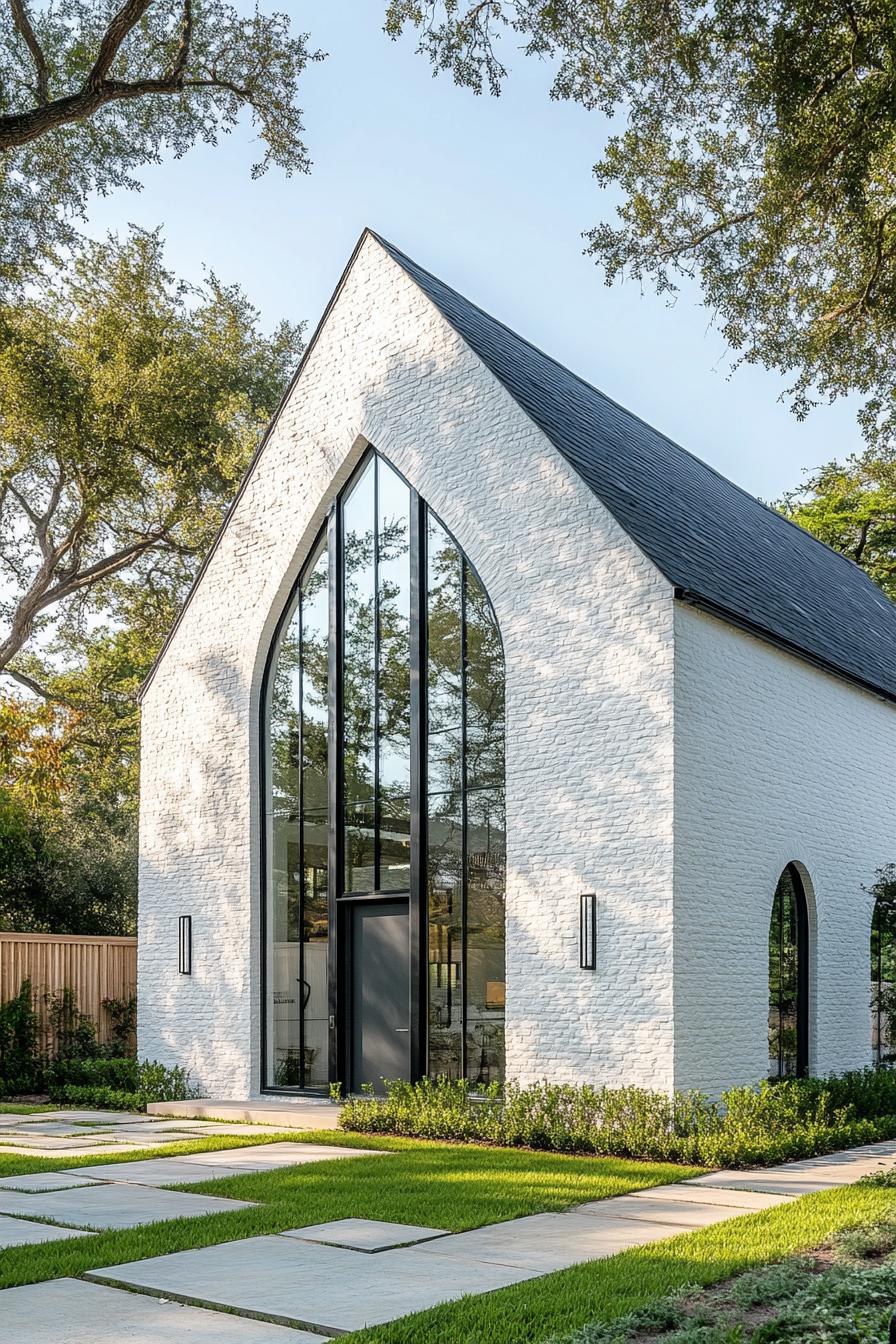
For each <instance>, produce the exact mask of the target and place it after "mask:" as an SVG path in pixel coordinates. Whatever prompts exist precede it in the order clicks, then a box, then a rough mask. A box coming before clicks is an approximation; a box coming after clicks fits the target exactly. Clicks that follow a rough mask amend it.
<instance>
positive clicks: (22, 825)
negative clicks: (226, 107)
mask: <svg viewBox="0 0 896 1344" xmlns="http://www.w3.org/2000/svg"><path fill="white" fill-rule="evenodd" d="M300 345H301V328H298V327H291V326H289V325H286V324H282V325H281V326H280V327H278V328H277V329H276V330H275V331H274V332H273V333H272V334H271V335H266V334H265V333H263V332H262V331H261V330H260V327H259V322H258V315H257V313H256V312H255V311H254V310H253V309H252V308H251V306H250V305H249V304H248V303H247V301H246V299H245V298H244V296H243V295H242V294H241V293H240V291H239V290H238V289H235V288H229V287H226V286H224V285H222V284H221V283H220V282H219V281H218V280H217V279H216V278H215V277H214V276H210V277H209V278H208V280H207V282H206V283H205V284H204V285H203V286H200V287H188V286H185V285H183V284H181V283H179V282H177V281H176V280H175V279H174V277H173V276H172V275H171V274H170V272H169V271H168V270H167V269H166V268H165V265H164V257H163V249H162V242H161V239H160V237H159V235H158V234H146V233H139V232H137V233H134V234H133V235H132V236H130V237H129V238H128V239H126V240H125V241H124V242H123V243H119V242H118V241H116V240H108V241H106V242H104V243H96V244H93V243H92V244H85V245H83V246H82V248H81V249H80V250H79V252H78V254H77V256H76V258H75V260H74V261H73V263H72V265H71V266H70V267H69V268H68V269H67V270H66V271H65V272H64V273H62V274H61V275H60V274H58V273H52V274H50V273H48V274H47V275H46V276H45V277H44V278H43V280H42V282H41V284H40V286H39V288H38V289H37V290H36V291H35V292H34V293H33V295H32V296H31V297H29V298H28V299H27V300H24V299H21V300H20V301H19V302H18V303H16V304H15V305H5V306H4V305H0V573H2V584H0V617H2V625H0V671H3V672H4V673H5V675H6V677H7V678H9V679H11V680H12V681H13V682H14V683H15V684H16V690H15V693H12V692H10V693H9V694H7V695H6V696H5V697H0V927H7V928H18V929H47V930H51V931H54V932H57V933H59V932H70V933H98V932H106V933H112V932H120V933H126V932H132V931H133V922H134V913H135V903H136V810H137V772H138V736H139V711H138V706H137V701H136V693H137V690H138V688H139V686H140V683H141V682H142V680H143V678H144V677H145V676H146V674H147V672H148V670H149V667H150V664H151V662H152V659H153V658H154V656H155V654H156V652H157V651H158V649H159V647H160V645H161V643H162V640H163V639H164V637H165V634H166V633H167V631H168V629H169V628H170V626H171V623H172V621H173V620H174V617H175V614H176V612H177V610H178V607H179V605H180V603H181V601H182V599H183V596H184V593H185V590H186V587H187V585H188V584H189V582H190V581H191V579H192V577H193V575H194V574H195V572H196V568H197V566H198V563H199V560H200V559H201V557H202V555H203V554H204V553H205V551H206V550H207V548H208V546H209V544H210V542H211V539H212V537H213V535H214V533H215V531H216V529H217V527H218V525H219V524H220V521H221V517H222V515H223V512H224V509H225V507H226V506H227V504H228V503H229V502H230V500H231V498H232V496H233V494H234V492H235V489H236V485H237V482H238V481H239V479H240V477H241V476H242V473H243V471H244V469H245V466H246V464H247V462H248V460H249V457H250V455H251V453H252V451H253V449H254V447H255V444H256V442H257V439H258V435H259V432H260V430H261V428H262V427H263V425H264V424H265V423H266V422H267V420H268V419H269V417H270V415H271V413H272V412H273V410H274V408H275V407H276V405H277V402H278V401H279V398H280V396H281V394H282V391H283V389H284V387H285V385H286V380H287V377H288V374H289V371H290V370H291V368H292V365H293V363H294V361H295V358H296V356H297V354H298V351H299V348H300Z"/></svg>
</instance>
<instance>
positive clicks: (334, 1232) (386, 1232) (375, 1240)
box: [280, 1218, 450, 1251]
mask: <svg viewBox="0 0 896 1344" xmlns="http://www.w3.org/2000/svg"><path fill="white" fill-rule="evenodd" d="M449 1235H450V1233H448V1232H446V1230H445V1228H443V1227H416V1226H412V1225H410V1224H408V1223H384V1222H381V1221H380V1220H379V1219H376V1218H337V1219H336V1220H335V1221H334V1222H331V1223H314V1224H313V1225H312V1226H311V1227H296V1228H292V1229H290V1231H288V1232H281V1233H280V1236H281V1237H297V1238H298V1240H299V1241H320V1242H323V1243H324V1244H325V1245H327V1246H345V1247H346V1248H348V1249H350V1250H354V1251H388V1250H392V1249H394V1248H395V1247H396V1246H411V1245H413V1244H414V1243H415V1242H418V1241H432V1240H433V1239H434V1238H435V1237H447V1236H449Z"/></svg>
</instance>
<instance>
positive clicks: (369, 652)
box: [268, 455, 505, 1086]
mask: <svg viewBox="0 0 896 1344" xmlns="http://www.w3.org/2000/svg"><path fill="white" fill-rule="evenodd" d="M412 499H413V500H414V505H415V507H416V505H417V503H418V501H417V499H416V496H412V493H411V491H410V489H409V487H408V486H407V485H406V483H405V482H404V481H402V480H401V478H400V477H399V476H398V475H397V474H396V473H395V472H394V471H392V469H391V468H390V467H389V466H388V464H387V463H385V462H383V460H382V459H379V458H376V457H375V456H373V455H371V457H370V458H369V459H368V460H367V461H366V462H365V463H364V464H363V465H362V468H361V470H360V472H359V474H358V475H357V476H356V477H355V478H354V479H353V480H352V482H351V484H350V486H349V488H348V489H347V490H346V492H345V494H344V495H343V497H342V499H341V501H340V504H339V506H338V507H337V514H336V517H337V520H338V526H339V527H340V528H341V536H340V538H339V540H340V546H339V554H340V555H341V557H342V562H341V567H340V573H339V574H337V575H333V576H330V575H329V574H328V553H327V546H326V542H325V540H324V539H321V541H320V543H319V546H318V548H317V549H316V550H315V553H314V556H313V557H312V559H311V561H310V562H309V564H308V566H307V567H306V570H305V572H304V574H303V577H302V581H301V586H300V594H299V597H297V598H296V600H295V602H294V603H293V608H292V609H291V611H290V613H289V615H288V619H287V621H286V624H285V628H284V632H283V635H282V638H281V641H280V645H279V648H278V650H277V652H276V655H275V660H274V662H273V664H272V668H271V695H270V752H271V762H272V769H271V781H272V783H271V797H270V807H271V809H272V821H273V835H272V844H271V856H270V859H271V863H270V874H271V888H270V905H269V913H270V919H269V926H268V927H269V930H270V932H269V939H270V954H271V957H272V965H273V969H272V986H273V995H272V999H271V1001H269V1006H268V1011H269V1019H268V1020H269V1024H271V1037H270V1039H272V1040H273V1043H274V1066H273V1081H277V1082H279V1083H281V1084H282V1085H290V1086H293V1085H298V1086H302V1085H307V1084H308V1083H309V1082H312V1083H313V1082H319V1081H324V1075H325V1072H326V1061H327V1039H328V1038H327V1026H326V1022H327V1014H328V1007H327V997H326V988H327V986H326V967H325V957H324V958H322V957H320V956H319V955H317V954H319V953H321V952H323V953H325V952H326V940H327V936H328V901H327V861H328V819H329V808H328V803H329V794H330V787H329V775H328V770H329V768H330V766H331V765H332V762H330V761H329V759H328V754H329V704H330V700H329V653H330V639H331V630H330V609H329V586H330V585H329V582H328V580H329V579H330V578H332V580H333V583H334V585H335V587H336V590H337V592H338V594H339V600H340V601H341V603H342V620H343V641H342V644H343V647H342V656H343V662H342V666H341V668H340V669H339V671H340V674H341V686H342V723H341V737H342V744H343V756H342V769H343V786H344V799H343V804H344V818H343V821H344V838H345V873H344V874H343V875H341V878H342V881H344V888H343V887H342V882H341V881H340V882H339V883H338V885H337V892H336V895H337V896H339V895H341V894H342V890H343V889H344V890H345V891H360V892H366V891H371V890H391V891H409V890H410V839H411V834H410V832H411V816H410V779H411V700H410V683H411V639H412V638H413V639H414V640H417V638H418V636H420V635H422V634H424V633H425V636H426V639H425V641H423V642H424V643H425V646H426V649H427V664H426V667H425V669H424V673H425V677H424V680H425V692H426V693H425V696H424V697H423V698H424V701H425V703H426V705H427V718H426V722H425V723H423V724H421V725H419V727H420V729H421V730H422V731H421V740H422V743H423V749H422V751H421V760H420V763H421V765H424V764H425V765H426V767H427V770H428V774H427V778H426V781H425V783H426V792H427V797H428V815H427V817H426V818H425V819H424V820H425V826H424V828H423V833H424V834H425V840H426V846H427V853H426V882H427V900H428V906H427V909H428V920H429V928H428V948H429V986H428V990H429V1003H430V1036H429V1063H430V1071H431V1072H432V1073H438V1074H447V1075H450V1076H454V1077H464V1076H466V1077H468V1078H470V1079H471V1080H472V1081H473V1082H474V1083H480V1084H484V1083H487V1082H490V1081H493V1080H494V1079H496V1078H500V1077H501V1076H502V1075H503V1068H504V987H505V970H504V951H505V948H504V889H505V858H504V832H505V820H504V807H505V804H504V664H503V653H502V648H501V640H500V636H499V633H498V628H497V625H496V622H495V618H494V615H493V613H492V610H491V606H490V604H489V601H488V598H487V596H486V594H485V591H484V590H483V588H482V585H481V584H480V582H479V580H478V579H477V577H476V575H475V574H474V572H473V570H472V569H471V568H470V566H469V564H468V563H467V561H466V560H465V558H464V557H463V555H462V554H461V552H460V551H459V549H458V547H457V546H456V545H455V543H454V541H453V540H452V539H451V538H450V536H449V535H448V533H447V532H446V531H445V530H444V528H442V527H441V525H440V524H439V523H438V521H437V520H436V519H435V518H433V517H432V516H431V515H428V514H425V511H424V516H425V518H426V537H425V542H426V545H425V566H424V563H423V561H424V555H423V554H421V555H420V561H421V576H420V577H421V579H422V580H423V590H422V598H423V600H422V601H421V608H422V610H421V611H420V619H421V620H422V621H423V622H425V627H426V628H425V631H419V630H418V629H417V628H416V626H414V627H413V629H412V613H411V559H412V557H411V504H412ZM422 549H423V548H422ZM415 558H416V552H415ZM424 568H425V574H424V573H423V572H422V570H423V569H424ZM415 619H416V613H415ZM294 967H297V968H298V983H299V1000H300V1002H299V1006H298V1007H295V1008H294V1007H292V1006H291V1005H292V1004H293V1002H294V998H290V993H292V994H293V995H294V990H292V991H291V989H290V986H291V985H294V984H295V976H296V970H295V969H294ZM290 976H292V977H293V979H292V980H290ZM274 980H276V984H274ZM281 987H285V988H281ZM278 993H279V994H281V996H282V997H281V998H280V999H279V1000H278V999H277V997H276V996H277V994H278ZM296 1024H297V1025H296ZM269 1081H271V1080H269Z"/></svg>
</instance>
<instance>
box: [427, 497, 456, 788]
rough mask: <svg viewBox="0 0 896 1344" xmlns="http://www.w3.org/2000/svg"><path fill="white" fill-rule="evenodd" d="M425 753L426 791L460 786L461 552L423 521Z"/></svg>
mask: <svg viewBox="0 0 896 1344" xmlns="http://www.w3.org/2000/svg"><path fill="white" fill-rule="evenodd" d="M427 568H428V579H427V590H428V591H427V612H428V627H427V645H428V678H429V680H428V686H427V696H428V711H429V724H428V757H429V790H430V792H431V793H443V792H449V791H457V792H458V793H459V790H460V788H461V783H462V778H461V771H462V761H461V723H462V707H461V557H460V552H459V551H458V549H457V547H456V546H455V544H454V542H453V541H452V540H451V538H450V537H449V536H448V534H447V532H446V531H445V529H444V528H443V527H442V526H441V524H440V523H439V522H437V521H436V519H435V518H433V517H432V515H430V517H429V525H428V566H427Z"/></svg>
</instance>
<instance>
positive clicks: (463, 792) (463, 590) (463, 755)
mask: <svg viewBox="0 0 896 1344" xmlns="http://www.w3.org/2000/svg"><path fill="white" fill-rule="evenodd" d="M460 762H461V765H460V798H461V804H460V805H461V842H460V843H461V859H460V871H461V955H460V965H461V1040H460V1049H461V1077H462V1078H466V1077H467V1068H468V1059H467V1054H468V1049H467V1017H468V1003H467V889H468V887H469V874H468V871H467V868H468V860H469V837H468V834H467V832H468V825H467V562H466V559H465V558H464V557H463V556H461V562H460Z"/></svg>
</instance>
